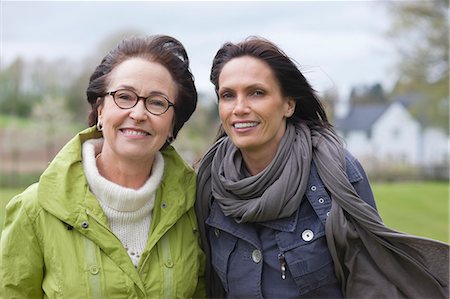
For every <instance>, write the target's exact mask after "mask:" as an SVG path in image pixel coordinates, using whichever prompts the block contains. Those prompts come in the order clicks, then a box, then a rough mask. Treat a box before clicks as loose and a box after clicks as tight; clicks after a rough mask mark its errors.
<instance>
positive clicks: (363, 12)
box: [0, 1, 395, 97]
mask: <svg viewBox="0 0 450 299" xmlns="http://www.w3.org/2000/svg"><path fill="white" fill-rule="evenodd" d="M0 9H1V10H0V13H1V15H0V19H1V20H0V22H1V35H0V38H1V45H0V51H1V52H0V57H1V67H4V66H6V65H8V64H9V63H10V62H11V61H12V60H13V59H15V58H16V57H18V56H21V57H23V58H25V59H30V60H31V59H34V58H37V57H42V58H45V59H49V60H56V59H60V58H64V59H68V60H71V61H75V62H76V61H82V60H83V59H85V58H86V57H88V56H89V55H90V54H91V53H92V52H93V51H98V48H99V47H100V43H101V42H102V41H104V40H105V38H107V37H108V36H111V35H113V34H114V33H116V32H119V31H124V30H136V31H139V32H142V33H144V34H168V35H171V36H173V37H175V38H177V39H179V40H180V41H181V42H182V43H183V44H184V46H185V47H186V49H187V51H188V55H189V56H190V58H191V61H192V66H191V69H192V71H193V73H194V75H195V78H196V83H197V88H198V89H199V90H200V91H203V92H213V87H212V85H211V84H210V83H209V79H208V78H209V71H210V67H211V61H212V59H213V57H214V54H215V53H216V51H217V50H218V49H219V47H220V46H221V45H222V44H223V43H224V42H226V41H232V42H239V41H241V40H242V39H244V38H245V37H247V36H249V35H259V36H262V37H265V38H268V39H269V40H272V41H273V42H275V43H276V44H278V45H279V46H280V47H281V48H282V49H283V50H284V51H285V52H286V53H287V54H288V55H289V56H290V57H291V58H293V59H295V60H296V61H297V62H298V63H299V64H300V66H301V70H302V71H304V73H305V76H306V77H307V78H308V79H309V80H310V82H311V84H312V85H313V87H315V88H316V89H317V90H318V91H319V92H320V93H323V92H325V91H326V90H329V89H331V88H337V90H338V91H339V93H340V95H341V97H345V96H346V95H348V92H349V90H350V87H351V86H354V85H362V84H373V83H376V82H381V83H383V84H384V85H385V86H386V87H390V86H391V85H392V82H393V80H394V77H393V75H392V67H393V65H394V62H395V50H394V48H393V45H392V44H391V43H390V42H389V40H388V39H387V38H386V36H385V32H386V29H387V28H388V26H389V19H388V16H387V14H386V11H387V8H386V3H385V2H383V1H378V2H370V1H314V2H303V1H283V2H281V1H277V2H267V1H249V2H242V1H233V2H230V1H227V2H218V1H195V2H194V1H181V2H178V1H170V2H167V1H165V2H156V1H139V2H118V1H96V2H93V1H89V2H88V1H72V2H67V1H51V2H43V1H31V2H25V1H0ZM92 67H93V68H94V67H95V66H92Z"/></svg>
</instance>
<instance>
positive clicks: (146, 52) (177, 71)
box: [86, 35, 198, 138]
mask: <svg viewBox="0 0 450 299" xmlns="http://www.w3.org/2000/svg"><path fill="white" fill-rule="evenodd" d="M134 57H140V58H144V59H147V60H149V61H152V62H156V63H159V64H161V65H163V66H164V67H165V68H166V69H167V70H168V71H169V73H170V74H171V76H172V78H173V80H174V81H175V82H176V85H177V96H176V99H175V106H174V109H175V110H174V111H175V126H174V129H173V138H175V137H176V136H177V134H178V131H179V130H180V129H181V128H182V127H183V125H184V123H185V122H186V121H187V120H188V119H189V118H190V117H191V115H192V113H193V112H194V111H195V108H196V106H197V97H198V96H197V90H196V88H195V85H194V76H193V75H192V73H191V71H190V69H189V58H188V56H187V53H186V50H185V49H184V47H183V45H182V44H181V43H180V42H179V41H178V40H176V39H175V38H173V37H170V36H165V35H155V36H149V37H144V38H139V37H131V38H127V39H124V40H122V41H121V42H120V43H119V44H118V45H117V46H116V47H115V48H114V49H112V50H111V51H110V52H109V53H108V54H107V55H106V56H105V57H104V58H103V59H102V61H101V63H100V64H99V65H98V66H97V67H96V68H95V70H94V72H93V73H92V75H91V77H90V79H89V85H88V88H87V90H86V95H87V100H88V102H89V103H90V104H91V108H92V111H91V112H90V114H89V120H88V122H89V126H92V125H95V124H96V123H97V120H98V113H97V108H98V107H99V106H100V105H101V103H102V102H103V100H104V95H105V93H106V92H107V90H106V87H107V85H108V77H109V74H110V73H111V71H112V70H113V69H114V68H115V67H116V66H117V65H119V64H120V63H122V62H123V61H125V60H127V59H130V58H134ZM98 99H99V100H98Z"/></svg>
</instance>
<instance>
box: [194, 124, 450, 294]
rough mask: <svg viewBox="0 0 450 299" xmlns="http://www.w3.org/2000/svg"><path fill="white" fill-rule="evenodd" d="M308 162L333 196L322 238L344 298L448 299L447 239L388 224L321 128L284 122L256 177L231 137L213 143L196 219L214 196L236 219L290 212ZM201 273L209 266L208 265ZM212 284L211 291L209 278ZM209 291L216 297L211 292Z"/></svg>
mask: <svg viewBox="0 0 450 299" xmlns="http://www.w3.org/2000/svg"><path fill="white" fill-rule="evenodd" d="M312 159H313V160H314V162H315V164H316V166H317V170H318V173H319V176H320V178H321V179H322V181H323V182H324V184H325V186H326V188H327V189H328V190H329V192H330V193H331V198H332V208H331V213H330V216H329V217H328V219H327V222H326V238H327V243H328V247H329V250H330V253H331V256H332V257H333V261H334V265H335V272H336V275H337V277H338V279H339V281H341V284H342V291H343V293H344V294H345V296H346V297H354V298H405V297H406V298H448V296H449V293H448V283H449V264H448V263H449V246H448V244H445V243H441V242H438V241H434V240H430V239H426V238H421V237H415V236H411V235H407V234H403V233H399V232H396V231H393V230H391V229H389V228H387V227H386V226H385V225H384V224H383V222H382V220H381V218H380V216H379V215H378V213H377V211H376V210H375V209H373V208H372V207H371V206H370V205H368V204H367V203H366V202H365V201H364V200H362V199H361V198H360V197H359V196H358V194H357V193H356V192H355V190H354V188H353V186H352V185H351V183H350V182H349V181H348V178H347V176H346V172H345V168H346V166H345V158H344V149H343V147H342V145H341V143H340V142H339V140H338V138H337V137H336V135H335V134H333V133H332V132H331V131H329V130H327V129H311V130H310V128H308V127H307V126H306V125H298V126H297V127H294V126H293V125H288V126H287V130H286V133H285V136H284V137H283V140H282V142H281V143H280V146H279V149H278V152H277V155H276V157H275V159H274V161H273V162H272V163H271V164H270V165H269V166H268V167H267V168H266V169H265V170H264V171H263V172H262V173H260V174H258V175H257V176H254V177H246V173H245V170H244V167H243V165H242V163H243V162H242V158H241V157H240V154H239V151H238V150H237V149H236V148H234V146H233V145H232V144H231V141H229V139H228V138H224V139H222V140H220V141H218V142H217V143H216V144H215V145H214V146H213V147H212V148H211V149H210V151H209V152H208V153H207V154H206V155H205V157H204V159H203V160H202V163H201V165H200V168H199V175H198V188H197V203H196V210H197V216H198V220H199V223H200V224H204V221H205V220H206V217H207V215H208V213H209V212H208V209H209V206H210V204H211V200H212V196H213V197H214V199H215V200H217V201H218V202H219V205H220V206H221V208H222V209H223V212H224V213H225V215H229V216H231V217H234V218H235V219H236V220H237V221H240V222H256V221H264V220H271V219H277V218H281V217H285V216H289V215H291V214H292V213H293V212H294V211H295V210H296V209H297V208H298V207H299V205H300V202H301V198H302V197H303V194H304V192H305V185H306V183H307V180H308V175H309V167H310V163H311V160H312ZM286 189H290V190H286ZM208 190H209V191H208ZM211 195H212V196H211ZM200 230H201V234H202V240H203V244H204V249H205V251H206V254H207V256H209V254H210V253H209V245H208V243H207V239H206V227H205V226H204V225H200ZM207 271H212V269H211V266H210V265H207ZM209 274H212V272H210V273H206V275H207V277H208V275H209ZM211 283H212V286H213V288H215V289H216V285H215V284H214V280H212V281H211ZM209 294H210V295H212V296H216V295H217V293H215V290H210V293H209Z"/></svg>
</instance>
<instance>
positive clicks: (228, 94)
mask: <svg viewBox="0 0 450 299" xmlns="http://www.w3.org/2000/svg"><path fill="white" fill-rule="evenodd" d="M232 98H233V94H232V93H231V92H224V93H222V94H221V95H220V99H221V100H222V99H223V100H230V99H232Z"/></svg>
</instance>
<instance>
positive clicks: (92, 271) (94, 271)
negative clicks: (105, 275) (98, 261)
mask: <svg viewBox="0 0 450 299" xmlns="http://www.w3.org/2000/svg"><path fill="white" fill-rule="evenodd" d="M89 272H91V274H92V275H96V274H98V272H99V269H98V267H97V266H95V265H93V266H90V267H89Z"/></svg>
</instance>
